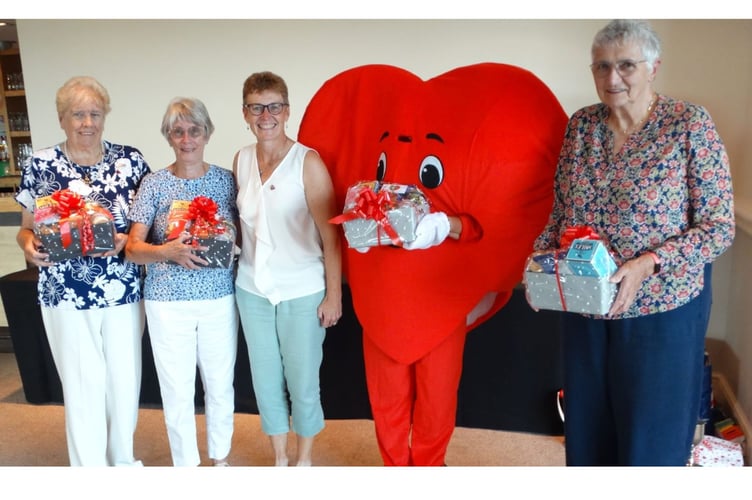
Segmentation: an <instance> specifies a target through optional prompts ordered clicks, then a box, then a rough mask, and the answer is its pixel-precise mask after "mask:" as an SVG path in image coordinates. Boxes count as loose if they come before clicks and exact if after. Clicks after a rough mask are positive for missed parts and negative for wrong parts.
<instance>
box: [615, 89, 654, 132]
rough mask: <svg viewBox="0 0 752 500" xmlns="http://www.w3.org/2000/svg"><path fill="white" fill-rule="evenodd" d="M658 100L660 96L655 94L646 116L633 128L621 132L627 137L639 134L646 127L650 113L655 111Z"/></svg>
mask: <svg viewBox="0 0 752 500" xmlns="http://www.w3.org/2000/svg"><path fill="white" fill-rule="evenodd" d="M657 100H658V96H656V95H655V94H653V97H652V98H651V99H650V104H648V109H647V111H645V115H644V116H643V117H642V118H641V119H640V121H638V122H637V123H635V124H633V125H632V126H631V127H627V128H620V129H619V131H620V132H621V133H622V134H624V135H625V136H629V135H632V134H633V133H635V132H637V131H638V130H639V129H640V128H641V127H642V126H643V125H645V122H646V121H647V120H648V118H650V113H651V112H652V111H653V107H654V106H655V103H656V101H657Z"/></svg>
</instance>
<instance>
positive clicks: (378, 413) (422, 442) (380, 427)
mask: <svg viewBox="0 0 752 500" xmlns="http://www.w3.org/2000/svg"><path fill="white" fill-rule="evenodd" d="M466 334H467V332H466V331H465V328H464V327H463V328H461V329H459V330H458V331H457V332H455V333H454V334H452V335H451V336H450V337H449V338H447V339H446V340H445V341H444V342H442V343H441V344H440V345H439V346H438V347H436V348H435V349H434V350H433V351H431V352H429V353H428V354H426V355H425V356H424V357H423V358H421V359H419V360H418V361H417V362H415V363H413V364H410V365H405V364H402V363H398V362H396V361H394V360H393V359H392V358H390V357H388V356H387V355H386V354H385V353H384V352H382V351H381V350H380V349H378V348H377V347H376V346H375V345H374V344H373V343H372V342H370V340H369V339H368V337H367V336H365V335H364V338H363V353H364V358H365V367H366V378H367V380H368V394H369V397H370V401H371V412H372V414H373V420H374V424H375V427H376V439H377V441H378V445H379V451H380V452H381V456H382V459H383V460H384V465H399V466H405V465H418V466H428V465H444V457H445V455H446V450H447V446H449V440H450V439H451V437H452V432H453V431H454V426H455V422H456V416H457V389H458V387H459V381H460V376H461V375H462V357H463V354H464V346H465V336H466Z"/></svg>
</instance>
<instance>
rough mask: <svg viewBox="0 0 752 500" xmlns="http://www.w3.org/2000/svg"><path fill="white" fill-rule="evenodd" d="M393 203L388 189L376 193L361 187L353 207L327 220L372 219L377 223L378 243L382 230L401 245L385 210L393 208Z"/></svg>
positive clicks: (334, 222) (341, 221)
mask: <svg viewBox="0 0 752 500" xmlns="http://www.w3.org/2000/svg"><path fill="white" fill-rule="evenodd" d="M394 205H395V204H394V201H393V200H392V197H391V196H390V193H389V192H388V191H379V192H378V193H376V192H374V191H372V190H370V189H363V190H361V191H360V192H359V193H358V195H357V198H356V200H355V207H353V208H352V209H351V210H350V211H348V212H346V213H344V214H342V215H338V216H337V217H332V218H331V219H330V220H329V222H331V223H333V224H341V223H343V222H347V221H351V220H354V219H370V220H374V221H376V224H377V237H378V242H379V245H381V231H382V230H383V231H384V232H385V233H386V235H387V236H389V239H390V240H391V241H392V243H393V244H394V245H397V246H401V245H402V239H401V238H400V236H399V234H397V231H396V230H395V229H394V228H393V227H392V224H391V223H390V222H389V217H388V216H387V212H388V211H389V210H391V209H392V208H394Z"/></svg>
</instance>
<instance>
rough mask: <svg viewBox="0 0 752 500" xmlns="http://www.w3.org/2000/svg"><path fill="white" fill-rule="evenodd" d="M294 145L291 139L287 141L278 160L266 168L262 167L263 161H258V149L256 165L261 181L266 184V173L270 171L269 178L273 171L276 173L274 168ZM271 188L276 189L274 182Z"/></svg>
mask: <svg viewBox="0 0 752 500" xmlns="http://www.w3.org/2000/svg"><path fill="white" fill-rule="evenodd" d="M291 147H292V144H290V143H289V141H287V140H286V141H285V147H284V148H283V149H282V153H281V154H279V155H276V156H277V157H278V159H277V160H275V161H274V162H272V163H270V164H269V165H267V167H266V168H261V163H260V162H259V161H258V151H257V152H256V166H257V168H258V173H259V178H260V179H261V183H262V184H264V179H263V178H264V173H265V172H266V173H268V177H267V180H269V178H270V177H271V175H272V173H274V170H276V168H277V167H278V166H279V165H280V163H282V161H284V159H285V158H286V157H287V153H289V152H290V148H291ZM269 189H270V190H272V191H274V189H275V187H274V184H271V185H270V186H269Z"/></svg>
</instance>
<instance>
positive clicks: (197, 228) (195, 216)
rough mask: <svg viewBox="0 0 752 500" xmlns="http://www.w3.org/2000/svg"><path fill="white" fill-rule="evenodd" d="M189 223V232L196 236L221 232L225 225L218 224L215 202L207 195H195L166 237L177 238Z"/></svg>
mask: <svg viewBox="0 0 752 500" xmlns="http://www.w3.org/2000/svg"><path fill="white" fill-rule="evenodd" d="M189 222H190V223H191V228H190V233H191V235H192V236H196V237H206V236H208V235H210V234H222V233H224V231H225V227H224V226H223V225H220V224H219V223H220V222H221V221H220V219H219V218H218V217H217V203H216V202H215V201H214V200H212V199H211V198H209V197H208V196H196V197H195V198H193V201H191V203H190V205H188V212H187V214H186V216H185V218H184V219H182V220H181V221H180V224H178V225H177V227H175V228H174V229H173V230H172V231H171V232H170V234H169V236H168V238H167V239H170V240H171V239H174V238H177V237H178V235H179V234H180V233H181V232H182V231H184V230H185V226H186V225H187V224H188V223H189Z"/></svg>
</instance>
